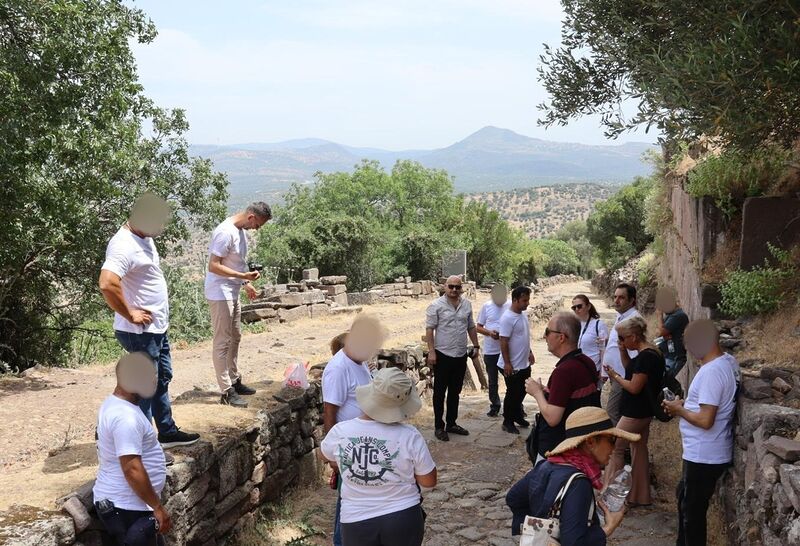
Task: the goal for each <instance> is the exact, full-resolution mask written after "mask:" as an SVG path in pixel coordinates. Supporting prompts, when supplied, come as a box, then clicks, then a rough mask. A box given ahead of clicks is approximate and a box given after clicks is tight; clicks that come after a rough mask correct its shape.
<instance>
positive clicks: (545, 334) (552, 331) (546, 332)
mask: <svg viewBox="0 0 800 546" xmlns="http://www.w3.org/2000/svg"><path fill="white" fill-rule="evenodd" d="M563 333H564V332H559V331H558V330H551V329H550V328H545V329H544V337H547V336H549V335H550V334H563Z"/></svg>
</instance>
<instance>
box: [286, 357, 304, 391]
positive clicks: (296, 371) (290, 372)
mask: <svg viewBox="0 0 800 546" xmlns="http://www.w3.org/2000/svg"><path fill="white" fill-rule="evenodd" d="M307 371H308V362H306V363H305V364H302V363H301V362H295V363H293V364H289V365H288V366H286V370H284V372H283V386H284V387H292V388H294V389H307V388H308V386H309V383H308V373H307Z"/></svg>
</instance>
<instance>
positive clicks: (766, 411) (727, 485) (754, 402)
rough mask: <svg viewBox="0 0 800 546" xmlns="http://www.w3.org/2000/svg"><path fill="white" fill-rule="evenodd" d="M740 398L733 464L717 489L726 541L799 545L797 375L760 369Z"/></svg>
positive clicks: (748, 379)
mask: <svg viewBox="0 0 800 546" xmlns="http://www.w3.org/2000/svg"><path fill="white" fill-rule="evenodd" d="M743 365H745V366H747V365H748V362H743ZM740 393H741V395H740V397H739V404H738V408H737V416H738V419H737V421H738V423H737V427H736V442H735V445H734V465H733V469H732V471H731V472H730V473H728V475H726V477H725V479H724V481H723V483H722V486H721V487H720V495H721V498H722V501H723V506H724V513H725V516H726V520H727V521H726V523H727V528H728V529H729V542H730V543H731V544H747V545H753V546H755V545H763V546H778V545H784V544H800V441H798V440H800V409H797V407H798V406H800V373H798V372H797V371H789V370H781V369H774V368H763V369H762V370H761V371H760V373H759V375H758V376H745V377H743V380H742V385H741V389H740ZM791 406H794V407H791Z"/></svg>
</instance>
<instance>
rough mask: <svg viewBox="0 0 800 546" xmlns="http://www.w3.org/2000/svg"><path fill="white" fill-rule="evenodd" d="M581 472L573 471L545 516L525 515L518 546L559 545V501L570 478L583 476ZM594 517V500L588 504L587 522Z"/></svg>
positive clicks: (570, 483)
mask: <svg viewBox="0 0 800 546" xmlns="http://www.w3.org/2000/svg"><path fill="white" fill-rule="evenodd" d="M585 477H586V475H585V474H584V473H583V472H575V473H574V474H573V475H572V476H570V477H569V479H568V480H567V483H565V484H564V485H563V486H562V487H561V490H560V491H559V492H558V495H556V500H555V502H554V503H553V507H552V508H551V509H550V513H549V514H548V515H547V517H546V518H536V517H533V516H525V521H524V522H523V523H522V538H520V542H519V546H560V544H561V543H560V542H559V540H560V538H561V503H562V501H563V500H564V496H565V495H566V494H567V491H568V490H569V486H570V485H572V480H574V479H575V478H585ZM593 517H594V501H592V502H591V503H590V505H589V519H588V524H589V525H591V524H592V518H593Z"/></svg>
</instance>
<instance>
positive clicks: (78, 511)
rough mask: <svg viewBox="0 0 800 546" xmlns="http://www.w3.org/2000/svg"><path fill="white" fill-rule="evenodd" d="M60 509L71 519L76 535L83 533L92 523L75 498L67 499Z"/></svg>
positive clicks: (87, 512) (90, 517) (81, 504)
mask: <svg viewBox="0 0 800 546" xmlns="http://www.w3.org/2000/svg"><path fill="white" fill-rule="evenodd" d="M61 508H62V509H63V510H64V511H65V512H67V513H68V514H69V515H70V516H71V517H72V521H73V522H74V524H75V533H76V534H79V533H82V532H84V531H85V530H86V529H88V528H89V524H91V523H92V516H90V515H89V511H88V510H87V509H86V507H85V506H84V505H83V503H82V502H81V501H80V500H79V499H78V498H77V497H70V498H69V499H67V501H66V502H65V503H64V504H63V506H62V507H61Z"/></svg>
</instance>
